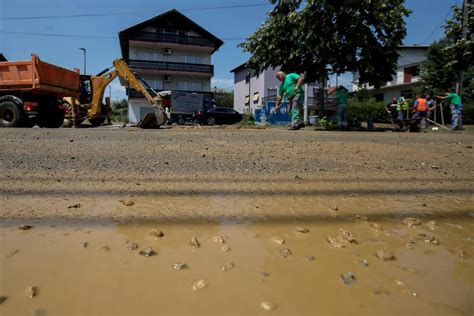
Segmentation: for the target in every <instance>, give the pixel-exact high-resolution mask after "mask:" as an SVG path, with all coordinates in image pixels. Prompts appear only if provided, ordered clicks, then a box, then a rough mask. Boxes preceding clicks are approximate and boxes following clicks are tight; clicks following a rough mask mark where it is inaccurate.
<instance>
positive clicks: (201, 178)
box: [0, 128, 474, 315]
mask: <svg viewBox="0 0 474 316" xmlns="http://www.w3.org/2000/svg"><path fill="white" fill-rule="evenodd" d="M0 136H1V137H0V148H1V151H0V219H1V224H0V267H1V268H0V269H1V276H0V296H2V297H3V299H2V300H0V301H2V303H0V311H1V313H2V314H5V315H16V314H36V315H64V314H77V315H79V314H109V315H118V314H124V315H128V314H136V315H145V314H157V313H159V314H203V315H209V314H216V315H223V314H248V315H254V314H255V315H257V314H267V313H271V314H275V315H288V314H291V315H295V314H311V315H313V314H316V313H323V314H385V315H387V314H394V315H396V314H430V315H453V314H454V315H456V314H459V315H465V314H468V315H470V314H472V313H473V312H474V306H473V302H472V297H473V296H474V207H473V205H474V203H473V202H474V199H473V191H474V188H473V173H474V168H473V163H472V161H473V158H474V151H473V149H472V146H473V145H474V144H473V143H474V134H472V133H424V134H408V133H407V134H405V133H391V132H385V133H351V132H322V131H311V130H301V131H297V132H289V131H286V130H282V129H278V128H276V129H265V130H253V129H234V128H210V129H198V128H174V129H171V130H139V129H133V128H129V129H77V130H71V129H56V130H52V129H51V130H49V129H2V130H0ZM407 218H409V219H407ZM22 225H29V226H31V228H29V229H25V227H27V226H22ZM20 227H22V229H19V228H20ZM158 231H161V232H162V234H163V235H162V236H159V234H158V233H157V232H158ZM193 237H195V238H196V239H197V240H198V241H199V247H192V245H191V244H190V243H191V241H192V240H194V239H193ZM147 248H151V249H152V250H153V251H154V252H156V255H153V256H149V257H146V256H141V255H140V251H145V250H146V249H147ZM176 267H181V268H182V269H181V268H180V269H176ZM183 267H185V268H183ZM30 287H31V288H33V292H34V293H35V294H34V295H33V297H32V298H30V296H32V295H31V293H32V291H31V288H30Z"/></svg>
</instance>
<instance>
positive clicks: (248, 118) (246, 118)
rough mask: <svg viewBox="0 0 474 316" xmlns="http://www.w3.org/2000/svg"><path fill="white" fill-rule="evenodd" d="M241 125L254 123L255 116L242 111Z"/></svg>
mask: <svg viewBox="0 0 474 316" xmlns="http://www.w3.org/2000/svg"><path fill="white" fill-rule="evenodd" d="M240 124H241V125H246V126H248V125H255V118H254V117H253V114H252V113H244V114H243V115H242V120H241V121H240Z"/></svg>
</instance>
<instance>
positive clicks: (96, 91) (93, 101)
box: [64, 58, 168, 127]
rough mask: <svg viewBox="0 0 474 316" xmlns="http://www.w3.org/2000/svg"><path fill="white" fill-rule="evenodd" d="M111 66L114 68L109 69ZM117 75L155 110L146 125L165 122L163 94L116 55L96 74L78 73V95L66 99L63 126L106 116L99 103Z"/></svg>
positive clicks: (96, 122) (96, 121)
mask: <svg viewBox="0 0 474 316" xmlns="http://www.w3.org/2000/svg"><path fill="white" fill-rule="evenodd" d="M112 68H114V69H112ZM117 77H120V79H121V81H122V82H125V83H127V84H128V85H129V86H130V87H132V88H134V89H135V90H137V91H138V92H141V93H142V94H143V95H144V96H145V98H146V99H147V101H148V102H150V103H151V104H152V105H153V107H154V109H155V113H154V120H152V121H150V122H149V124H148V126H147V127H160V126H162V125H164V124H166V122H167V120H168V117H167V116H166V113H165V107H166V102H165V103H164V102H163V101H164V99H163V98H162V96H161V95H160V94H159V93H157V92H156V91H155V90H153V88H151V87H150V86H149V85H148V84H147V83H146V82H145V81H144V80H143V79H142V78H141V77H140V76H139V75H138V74H137V73H135V72H134V71H133V70H132V69H130V67H128V65H127V63H126V62H125V61H124V60H123V59H121V58H117V59H115V60H114V62H113V65H112V66H111V67H108V68H106V69H104V70H103V71H101V72H100V73H98V74H97V75H95V76H87V75H81V76H80V95H79V96H78V97H77V98H65V99H64V101H65V104H66V106H67V107H68V108H69V111H68V112H67V117H66V122H65V125H66V126H67V125H74V126H77V125H79V124H81V123H82V122H83V121H85V120H88V121H89V122H90V123H91V125H92V126H99V125H101V124H102V123H103V122H104V120H105V118H106V115H107V113H106V106H105V104H103V103H102V99H103V98H104V93H105V89H106V88H107V86H108V85H109V84H110V83H111V82H112V81H113V80H114V79H115V78H117Z"/></svg>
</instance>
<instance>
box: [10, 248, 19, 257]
mask: <svg viewBox="0 0 474 316" xmlns="http://www.w3.org/2000/svg"><path fill="white" fill-rule="evenodd" d="M19 252H20V249H12V250H10V251H9V252H8V253H7V258H10V257H12V256H14V255H16V254H17V253H19Z"/></svg>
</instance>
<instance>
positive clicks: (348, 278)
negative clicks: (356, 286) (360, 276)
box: [341, 272, 356, 285]
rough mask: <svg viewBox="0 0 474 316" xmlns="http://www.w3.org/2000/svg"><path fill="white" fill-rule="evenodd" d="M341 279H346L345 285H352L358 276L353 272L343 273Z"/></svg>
mask: <svg viewBox="0 0 474 316" xmlns="http://www.w3.org/2000/svg"><path fill="white" fill-rule="evenodd" d="M341 279H342V281H344V284H345V285H351V284H352V283H354V282H355V281H356V277H355V275H354V274H353V273H352V272H348V273H342V274H341Z"/></svg>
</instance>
